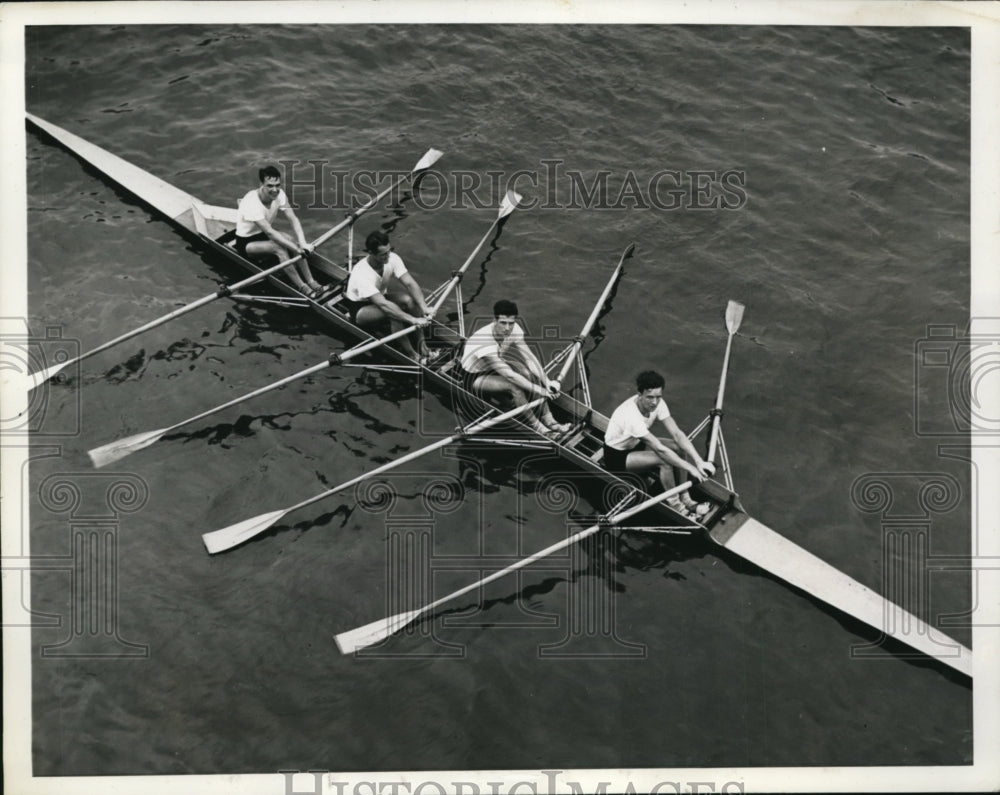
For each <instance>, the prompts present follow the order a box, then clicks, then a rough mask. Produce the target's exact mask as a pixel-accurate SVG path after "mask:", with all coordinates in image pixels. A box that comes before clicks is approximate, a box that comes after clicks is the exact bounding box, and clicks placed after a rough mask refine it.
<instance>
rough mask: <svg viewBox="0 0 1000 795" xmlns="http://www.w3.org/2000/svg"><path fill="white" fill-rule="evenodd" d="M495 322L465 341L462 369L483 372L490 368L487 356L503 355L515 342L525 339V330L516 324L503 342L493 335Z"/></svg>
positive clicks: (470, 371)
mask: <svg viewBox="0 0 1000 795" xmlns="http://www.w3.org/2000/svg"><path fill="white" fill-rule="evenodd" d="M493 325H494V324H493V323H490V324H488V325H486V326H483V327H482V328H481V329H479V330H478V331H476V332H475V333H474V334H472V335H471V336H470V337H469V339H467V340H466V341H465V348H464V349H463V350H462V369H463V370H465V372H467V373H481V372H483V371H484V370H487V369H488V368H489V365H488V364H487V363H486V361H485V358H486V357H487V356H489V355H491V354H492V355H493V356H502V355H503V353H504V351H506V350H507V349H508V348H509V347H510V346H511V345H513V344H514V343H515V342H520V341H523V340H524V331H522V329H521V327H520V326H518V325H515V326H514V328H513V330H512V331H511V332H510V334H508V335H507V336H506V337H505V338H504V340H503V342H502V343H499V342H497V340H496V337H494V336H493Z"/></svg>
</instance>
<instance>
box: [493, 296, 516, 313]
mask: <svg viewBox="0 0 1000 795" xmlns="http://www.w3.org/2000/svg"><path fill="white" fill-rule="evenodd" d="M516 314H517V304H515V303H514V302H513V301H508V300H507V299H506V298H501V299H500V300H499V301H497V302H496V303H495V304H493V317H500V315H516Z"/></svg>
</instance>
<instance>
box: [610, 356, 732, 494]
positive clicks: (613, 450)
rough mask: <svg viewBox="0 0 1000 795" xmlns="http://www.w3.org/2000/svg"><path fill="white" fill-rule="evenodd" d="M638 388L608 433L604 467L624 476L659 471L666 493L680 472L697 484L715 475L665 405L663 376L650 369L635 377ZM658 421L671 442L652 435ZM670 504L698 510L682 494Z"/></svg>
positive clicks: (616, 412)
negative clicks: (684, 472)
mask: <svg viewBox="0 0 1000 795" xmlns="http://www.w3.org/2000/svg"><path fill="white" fill-rule="evenodd" d="M635 385H636V390H637V394H635V395H633V396H632V397H630V398H629V399H628V400H626V401H625V402H624V403H622V404H621V405H620V406H618V408H616V409H615V410H614V413H613V414H612V415H611V419H610V420H609V421H608V429H607V430H606V431H605V432H604V466H605V468H606V469H608V470H609V471H611V472H615V473H619V474H626V473H636V474H646V473H648V472H652V471H653V470H656V472H657V474H658V475H659V479H660V484H661V485H662V486H663V490H664V491H667V490H669V489H672V488H673V487H674V486H675V485H678V483H679V479H680V470H684V471H686V472H687V473H688V474H690V476H691V477H692V478H693V479H694V480H695V481H696V482H697V481H701V480H704V479H705V478H706V477H707V476H708V475H711V474H713V473H714V472H715V467H714V466H713V465H712V464H711V463H709V462H708V461H705V460H704V459H703V458H702V457H701V456H700V455H698V451H697V450H695V449H694V445H693V444H691V440H690V439H688V438H687V436H686V435H685V434H684V432H683V431H682V430H681V429H680V428H679V427H678V425H677V423H676V421H675V420H674V418H673V417H671V416H670V409H669V408H667V404H666V403H665V402H664V401H663V385H664V381H663V376H661V375H660V374H659V373H655V372H653V371H652V370H646V371H645V372H642V373H639V375H638V376H637V377H636V379H635ZM657 420H659V421H660V422H661V423H662V424H663V427H665V428H666V429H667V432H668V433H669V434H670V440H669V441H667V442H666V443H664V442H663V441H661V440H660V439H658V438H657V437H656V436H654V435H653V434H652V433H651V432H650V429H651V428H652V427H653V423H655V422H656V421H657ZM681 453H683V454H686V455H687V458H689V459H690V461H686V460H685V459H684V458H683V457H682V456H681V455H680V454H681ZM692 462H693V463H692ZM667 502H668V504H670V505H671V507H673V508H675V509H676V508H679V507H681V508H686V509H688V510H693V509H694V508H695V507H696V503H695V502H694V500H692V499H691V498H690V497H689V496H688V494H687V492H681V496H680V498H679V500H678V499H668V500H667Z"/></svg>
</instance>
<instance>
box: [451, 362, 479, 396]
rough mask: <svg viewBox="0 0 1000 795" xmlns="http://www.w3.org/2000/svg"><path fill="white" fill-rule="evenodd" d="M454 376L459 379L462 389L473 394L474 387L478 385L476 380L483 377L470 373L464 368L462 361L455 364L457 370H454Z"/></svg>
mask: <svg viewBox="0 0 1000 795" xmlns="http://www.w3.org/2000/svg"><path fill="white" fill-rule="evenodd" d="M452 375H454V376H455V378H456V379H458V383H460V384H461V385H462V389H464V390H465V391H466V392H472V391H473V389H472V387H473V385H474V384H475V383H476V379H477V378H479V376H481V375H482V373H470V372H469V371H468V370H466V369H465V368H464V367H462V361H461V359H458V360H457V361H456V362H455V368H454V369H453V370H452Z"/></svg>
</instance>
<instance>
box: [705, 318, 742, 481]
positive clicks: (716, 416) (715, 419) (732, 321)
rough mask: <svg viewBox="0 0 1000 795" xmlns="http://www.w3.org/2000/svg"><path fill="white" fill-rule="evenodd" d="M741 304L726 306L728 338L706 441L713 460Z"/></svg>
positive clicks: (710, 458) (738, 326) (709, 454)
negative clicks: (708, 435)
mask: <svg viewBox="0 0 1000 795" xmlns="http://www.w3.org/2000/svg"><path fill="white" fill-rule="evenodd" d="M743 309H744V307H743V304H740V303H738V302H736V301H730V302H729V304H728V305H727V306H726V329H727V330H728V332H729V338H728V339H727V340H726V355H725V358H724V359H723V361H722V375H721V376H719V392H718V394H717V395H716V398H715V411H713V412H712V433H711V436H710V437H709V442H708V460H709V461H714V460H715V451H716V448H717V447H718V444H719V432H720V429H721V425H720V423H721V421H722V399H723V397H724V396H725V394H726V377H727V376H728V375H729V356H730V354H731V353H732V350H733V337H735V336H736V332H737V331H739V328H740V323H742V322H743Z"/></svg>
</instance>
